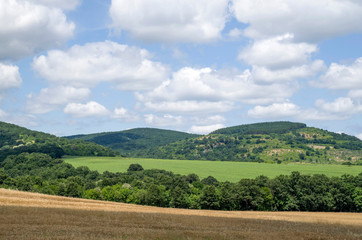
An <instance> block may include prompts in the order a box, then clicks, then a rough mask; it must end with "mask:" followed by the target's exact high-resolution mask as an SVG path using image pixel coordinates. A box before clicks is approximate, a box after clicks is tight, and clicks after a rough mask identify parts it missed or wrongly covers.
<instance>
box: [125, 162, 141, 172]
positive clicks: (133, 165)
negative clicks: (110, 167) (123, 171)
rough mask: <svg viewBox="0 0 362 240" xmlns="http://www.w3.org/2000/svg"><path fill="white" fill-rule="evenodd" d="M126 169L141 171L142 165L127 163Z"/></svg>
mask: <svg viewBox="0 0 362 240" xmlns="http://www.w3.org/2000/svg"><path fill="white" fill-rule="evenodd" d="M127 171H128V172H130V171H143V167H142V166H141V165H140V164H138V163H134V164H131V165H129V168H128V170H127Z"/></svg>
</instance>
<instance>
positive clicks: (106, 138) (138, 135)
mask: <svg viewBox="0 0 362 240" xmlns="http://www.w3.org/2000/svg"><path fill="white" fill-rule="evenodd" d="M200 136H201V135H197V134H189V133H184V132H179V131H172V130H163V129H156V128H135V129H129V130H125V131H119V132H104V133H96V134H87V135H74V136H68V137H65V138H67V139H80V140H84V141H89V142H94V143H97V144H100V145H103V146H106V147H109V148H112V149H113V150H115V151H118V152H120V153H121V154H123V155H131V156H135V155H137V154H139V153H141V152H144V151H145V150H148V149H152V148H155V147H159V146H163V145H167V144H170V143H173V142H177V141H180V140H185V139H190V138H195V137H200Z"/></svg>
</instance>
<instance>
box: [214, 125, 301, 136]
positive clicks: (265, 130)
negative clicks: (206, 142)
mask: <svg viewBox="0 0 362 240" xmlns="http://www.w3.org/2000/svg"><path fill="white" fill-rule="evenodd" d="M305 127H307V125H306V124H304V123H294V122H265V123H253V124H246V125H239V126H235V127H228V128H221V129H218V130H216V131H214V132H212V133H211V134H229V135H230V134H270V133H286V132H288V131H292V130H295V129H300V128H305Z"/></svg>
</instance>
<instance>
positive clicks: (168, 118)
mask: <svg viewBox="0 0 362 240" xmlns="http://www.w3.org/2000/svg"><path fill="white" fill-rule="evenodd" d="M144 118H145V122H146V123H147V124H150V125H153V126H158V127H165V126H180V125H181V124H182V123H183V117H182V116H174V115H171V114H165V115H162V116H157V115H155V114H146V115H145V116H144Z"/></svg>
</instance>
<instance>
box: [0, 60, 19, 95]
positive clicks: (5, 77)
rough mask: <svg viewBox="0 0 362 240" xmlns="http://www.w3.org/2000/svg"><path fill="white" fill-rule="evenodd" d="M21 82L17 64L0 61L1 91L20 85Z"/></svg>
mask: <svg viewBox="0 0 362 240" xmlns="http://www.w3.org/2000/svg"><path fill="white" fill-rule="evenodd" d="M21 83H22V79H21V76H20V73H19V68H18V67H17V66H14V65H6V64H3V63H0V93H1V92H2V91H4V90H6V89H8V88H14V87H20V85H21Z"/></svg>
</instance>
